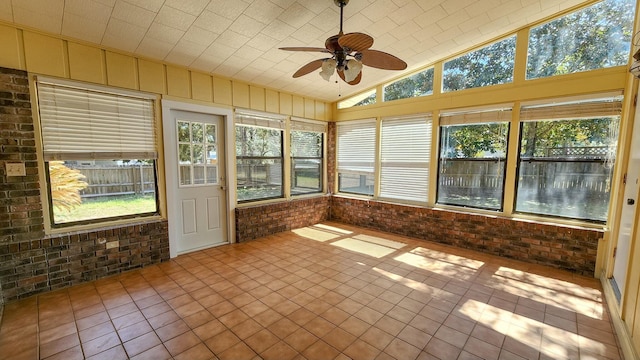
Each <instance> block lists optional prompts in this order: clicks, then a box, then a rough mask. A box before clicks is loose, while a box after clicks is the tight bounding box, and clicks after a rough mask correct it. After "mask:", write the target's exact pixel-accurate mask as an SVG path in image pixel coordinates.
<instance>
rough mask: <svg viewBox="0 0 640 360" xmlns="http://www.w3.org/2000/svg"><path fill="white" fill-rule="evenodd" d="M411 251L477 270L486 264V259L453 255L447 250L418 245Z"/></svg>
mask: <svg viewBox="0 0 640 360" xmlns="http://www.w3.org/2000/svg"><path fill="white" fill-rule="evenodd" d="M411 253H413V254H417V255H421V256H424V257H429V258H432V259H437V260H441V261H445V262H448V263H451V264H454V265H460V266H464V267H468V268H471V269H476V270H477V269H479V268H481V267H482V266H483V265H484V261H480V260H473V259H469V258H466V257H464V256H458V255H452V254H448V253H446V252H442V251H437V250H431V249H427V248H423V247H417V248H415V249H413V250H411Z"/></svg>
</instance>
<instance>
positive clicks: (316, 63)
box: [293, 59, 324, 78]
mask: <svg viewBox="0 0 640 360" xmlns="http://www.w3.org/2000/svg"><path fill="white" fill-rule="evenodd" d="M323 61H324V59H318V60H313V61H312V62H310V63H308V64H307V65H305V66H303V67H301V68H300V69H298V71H296V72H295V73H294V74H293V77H294V78H298V77H300V76H303V75H307V74H308V73H310V72H312V71H314V70H317V69H320V68H321V67H322V62H323Z"/></svg>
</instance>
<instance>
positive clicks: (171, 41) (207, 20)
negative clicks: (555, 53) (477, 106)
mask: <svg viewBox="0 0 640 360" xmlns="http://www.w3.org/2000/svg"><path fill="white" fill-rule="evenodd" d="M585 2H586V1H585V0H474V1H469V0H351V1H350V2H349V4H348V5H347V6H346V7H345V8H344V13H345V19H344V31H345V33H346V32H356V31H357V32H364V33H366V34H369V35H371V36H373V38H374V39H375V43H374V44H373V47H372V48H373V49H376V50H382V51H385V52H388V53H391V54H394V55H396V56H397V57H399V58H401V59H403V60H405V61H406V62H407V64H408V68H407V70H405V71H403V72H398V71H388V70H378V69H374V68H370V67H365V68H364V70H363V78H362V82H361V83H360V84H359V85H356V86H351V85H347V84H345V83H344V82H342V81H339V82H338V83H336V82H335V81H334V80H335V76H334V78H332V80H331V81H330V82H327V81H325V80H323V79H322V78H321V77H320V76H319V75H318V72H319V70H318V71H315V72H313V73H311V74H308V75H305V76H303V77H301V78H297V79H293V78H292V75H293V73H294V72H295V71H296V70H297V69H298V68H300V67H301V66H302V65H304V64H306V63H308V62H310V61H312V60H315V59H319V58H322V57H324V55H326V54H321V53H307V52H286V51H282V50H278V47H282V46H311V47H323V46H324V41H325V40H326V38H328V37H329V36H332V35H335V34H337V33H338V30H339V18H340V16H339V13H340V8H339V7H337V6H336V5H335V4H334V1H333V0H0V21H4V22H8V23H14V24H17V25H19V26H21V27H25V28H32V29H38V30H42V31H44V32H47V33H51V34H55V35H61V36H63V37H65V38H69V39H79V40H82V41H85V42H90V43H94V44H97V45H99V46H102V47H105V48H109V49H117V50H121V51H124V52H127V53H133V54H136V55H139V56H142V57H145V58H151V59H155V60H160V61H164V62H167V63H172V64H176V65H181V66H185V67H188V68H191V69H194V70H198V71H203V72H207V73H212V74H217V75H220V76H224V77H229V78H234V79H239V80H242V81H246V82H249V83H253V84H257V85H261V86H264V87H267V88H273V89H276V90H281V91H286V92H290V93H295V94H299V95H303V96H308V97H312V98H316V99H322V100H325V101H336V100H338V99H339V98H340V96H341V98H345V97H347V96H349V95H351V94H354V93H357V92H359V91H362V90H363V89H366V88H370V87H372V86H374V85H376V84H379V83H382V82H384V81H387V80H389V79H392V78H396V77H398V76H401V75H402V74H404V73H409V72H411V71H412V70H415V69H417V68H419V67H421V66H424V65H427V64H429V63H432V62H434V61H436V60H439V59H442V58H445V57H447V56H449V55H451V54H455V53H456V52H459V51H462V50H464V49H466V48H469V47H472V46H473V45H474V44H478V43H482V42H485V41H488V40H490V39H493V38H496V37H498V36H500V35H502V34H505V33H508V32H511V31H513V30H516V29H518V28H521V27H523V26H526V25H528V24H531V23H534V22H536V21H539V20H540V19H544V18H546V17H548V16H550V15H552V14H555V13H557V12H559V11H562V10H565V9H567V8H570V7H572V6H575V5H578V4H581V3H585Z"/></svg>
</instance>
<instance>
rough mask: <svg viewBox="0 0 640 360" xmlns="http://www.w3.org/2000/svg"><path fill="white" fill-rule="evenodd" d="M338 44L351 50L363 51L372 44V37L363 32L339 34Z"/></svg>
mask: <svg viewBox="0 0 640 360" xmlns="http://www.w3.org/2000/svg"><path fill="white" fill-rule="evenodd" d="M338 44H340V46H342V47H343V48H349V49H351V50H353V51H358V52H361V51H364V50H367V49H369V48H370V47H371V46H373V38H372V37H371V36H369V35H367V34H363V33H358V32H355V33H348V34H344V35H342V36H340V38H339V39H338Z"/></svg>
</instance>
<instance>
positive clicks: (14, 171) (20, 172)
mask: <svg viewBox="0 0 640 360" xmlns="http://www.w3.org/2000/svg"><path fill="white" fill-rule="evenodd" d="M5 165H6V170H7V176H25V175H27V171H26V170H25V168H24V163H5Z"/></svg>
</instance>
